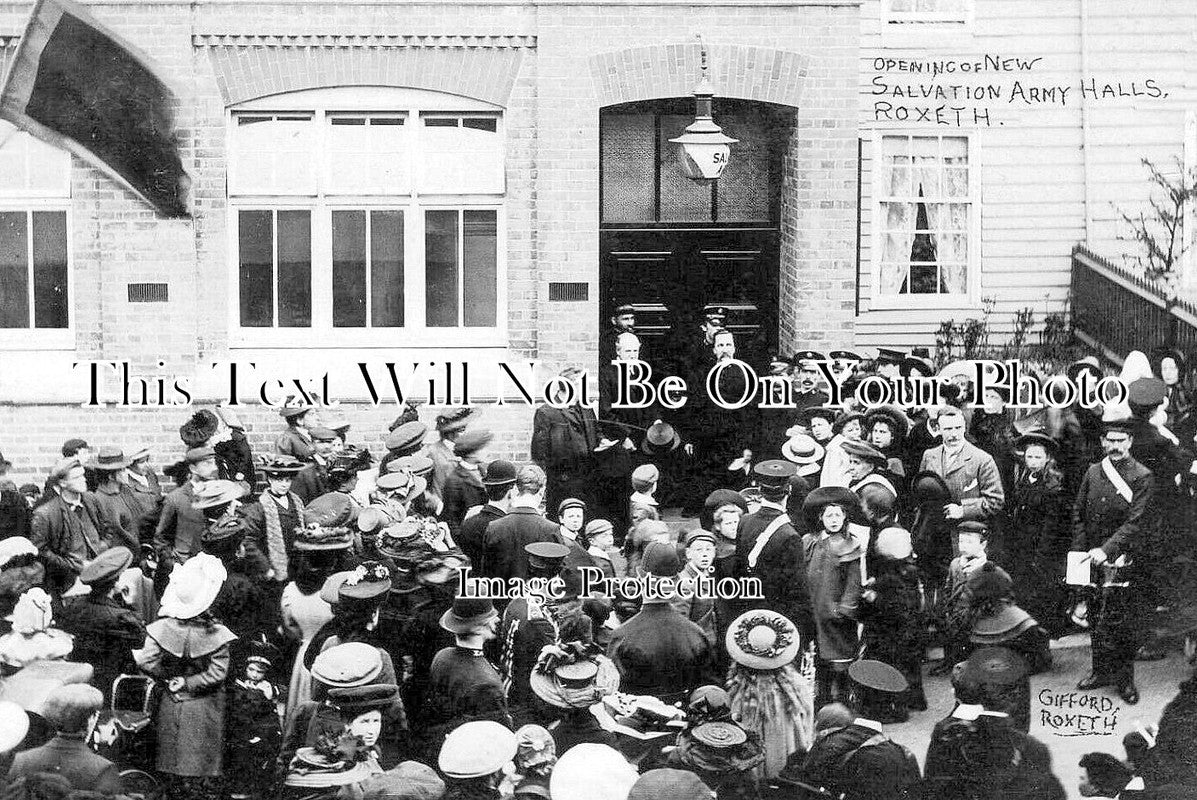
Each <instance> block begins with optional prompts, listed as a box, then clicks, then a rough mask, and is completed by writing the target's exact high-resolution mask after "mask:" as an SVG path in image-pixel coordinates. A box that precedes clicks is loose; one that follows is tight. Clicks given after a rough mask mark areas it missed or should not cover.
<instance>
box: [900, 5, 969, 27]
mask: <svg viewBox="0 0 1197 800" xmlns="http://www.w3.org/2000/svg"><path fill="white" fill-rule="evenodd" d="M969 6H970V3H969V0H881V7H882V13H883V19H884V20H885V22H886V23H887V24H889V25H910V24H914V25H926V24H928V23H931V24H937V23H938V24H943V23H947V24H953V25H967V24H968V23H969V18H970V16H971V14H970V11H971V9H970V7H969Z"/></svg>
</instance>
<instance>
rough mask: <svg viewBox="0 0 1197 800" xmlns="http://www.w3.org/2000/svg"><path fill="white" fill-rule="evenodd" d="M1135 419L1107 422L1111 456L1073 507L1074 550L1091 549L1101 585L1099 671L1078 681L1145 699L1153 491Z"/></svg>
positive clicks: (1096, 601) (1129, 699) (1104, 440)
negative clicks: (1136, 453) (1139, 669)
mask: <svg viewBox="0 0 1197 800" xmlns="http://www.w3.org/2000/svg"><path fill="white" fill-rule="evenodd" d="M1134 432H1135V422H1134V420H1131V419H1124V420H1114V421H1109V422H1106V423H1105V425H1104V431H1103V433H1102V436H1101V446H1102V450H1103V451H1104V452H1105V454H1106V456H1105V458H1103V459H1102V460H1101V461H1099V462H1097V463H1096V464H1094V465H1092V466H1091V467H1089V470H1088V471H1087V472H1086V473H1085V477H1084V478H1083V479H1081V488H1080V490H1079V491H1078V492H1077V498H1076V503H1075V504H1074V506H1073V512H1072V520H1073V525H1072V530H1073V535H1072V549H1073V550H1074V551H1084V552H1087V553H1088V554H1089V563H1090V564H1091V565H1092V567H1093V568H1094V569H1093V576H1094V583H1095V584H1096V585H1097V586H1096V589H1095V590H1094V591H1095V596H1094V598H1093V600H1092V601H1091V605H1090V608H1091V609H1093V610H1095V611H1096V615H1095V617H1096V623H1095V624H1093V625H1092V631H1093V655H1092V658H1093V671H1092V672H1091V673H1090V674H1089V675H1088V677H1086V678H1085V679H1084V680H1082V681H1081V682H1080V683H1078V684H1077V688H1078V689H1080V690H1081V691H1088V690H1090V689H1096V688H1099V687H1101V686H1110V685H1113V686H1115V687H1117V690H1118V694H1119V696H1120V697H1121V698H1122V700H1123V701H1124V702H1125V703H1127V704H1128V705H1133V704H1135V703H1137V702H1139V690H1138V689H1137V688H1136V687H1135V650H1136V648H1137V647H1138V641H1137V638H1138V637H1137V632H1138V630H1139V627H1140V626H1141V625H1142V614H1141V612H1142V610H1143V609H1142V608H1141V605H1142V602H1141V595H1142V592H1141V591H1139V590H1136V586H1137V585H1138V584H1139V581H1140V580H1142V578H1143V577H1145V576H1144V569H1143V568H1142V567H1141V566H1140V565H1138V564H1136V563H1135V561H1136V560H1140V561H1143V560H1145V556H1146V555H1147V554H1146V553H1144V552H1143V551H1144V546H1145V545H1150V544H1151V543H1150V542H1149V541H1145V533H1146V531H1145V525H1146V523H1147V520H1146V518H1145V517H1146V514H1147V512H1148V509H1149V508H1150V506H1151V504H1152V498H1153V496H1154V493H1155V479H1154V478H1153V477H1152V474H1151V472H1150V471H1149V470H1148V469H1147V468H1146V467H1144V466H1143V465H1142V464H1140V463H1139V462H1138V461H1136V460H1135V459H1134V458H1133V457H1132V456H1131V448H1132V447H1133V446H1134V438H1135V436H1134Z"/></svg>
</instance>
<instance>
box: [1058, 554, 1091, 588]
mask: <svg viewBox="0 0 1197 800" xmlns="http://www.w3.org/2000/svg"><path fill="white" fill-rule="evenodd" d="M1091 567H1092V561H1091V560H1090V558H1089V554H1088V553H1086V552H1083V551H1072V552H1070V553H1069V554H1068V569H1067V571H1066V572H1065V574H1064V582H1065V583H1066V584H1068V585H1069V586H1088V585H1089V584H1091V583H1093V576H1092V575H1091V574H1090V573H1091Z"/></svg>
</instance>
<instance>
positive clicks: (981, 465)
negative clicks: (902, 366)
mask: <svg viewBox="0 0 1197 800" xmlns="http://www.w3.org/2000/svg"><path fill="white" fill-rule="evenodd" d="M931 421H932V422H934V423H935V425H936V427H938V429H939V435H940V439H941V440H942V443H941V444H940V445H939V446H938V447H932V448H930V449H928V450H926V451H925V452H924V453H923V458H922V461H921V463H920V465H919V472H934V473H935V474H936V475H938V476H939V477H941V478H943V481H944V483H946V484H947V486H948V490H949V491H950V492H951V493H952V502H950V503H947V504H946V505H944V518H945V519H947V520H949V521H951V522H952V523H956V522H960V521H961V520H970V521H973V522H984V523H992V522H994V520H993V519H992V518H993V517H994V516H995V515H996V514H998V513H999V512H1000V511H1001V510H1002V507H1003V505H1005V502H1006V491H1005V489H1004V488H1002V476H1001V474H1000V473H999V472H998V468H997V464H996V463H995V462H994V460H993V456H991V455H989V453H986V452H985V451H984V450H982V449H981V448H979V447H977V446H976V445H974V444H972V443H971V442H969V441H968V440H966V439H965V438H964V429H965V421H964V412H962V411H961V410H960V409H959V408H956V407H955V406H941V407H939V408H938V409H936V410H935V411H933V412H932V413H931ZM989 527H990V530H991V531H992V530H993V529H994V525H993V524H990V525H989ZM995 551H996V552H995ZM1002 555H1003V553H1002V543H1001V542H994V541H992V540H991V541H990V544H989V556H990V558H993V559H994V560H995V561H998V563H1001V557H1002ZM995 556H996V558H995Z"/></svg>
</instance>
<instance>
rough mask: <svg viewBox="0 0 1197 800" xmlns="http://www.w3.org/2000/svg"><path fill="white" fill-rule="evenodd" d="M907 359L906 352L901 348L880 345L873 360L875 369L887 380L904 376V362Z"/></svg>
mask: <svg viewBox="0 0 1197 800" xmlns="http://www.w3.org/2000/svg"><path fill="white" fill-rule="evenodd" d="M905 361H906V354H905V353H903V352H902V351H901V350H893V349H891V348H888V347H880V348H878V349H877V358H876V359H875V360H874V362H873V371H874V372H875V373H876V374H877V375H880V376H881V377H882V378H885V379H887V380H896V379H898V378H900V377H902V364H903V363H904V362H905Z"/></svg>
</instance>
